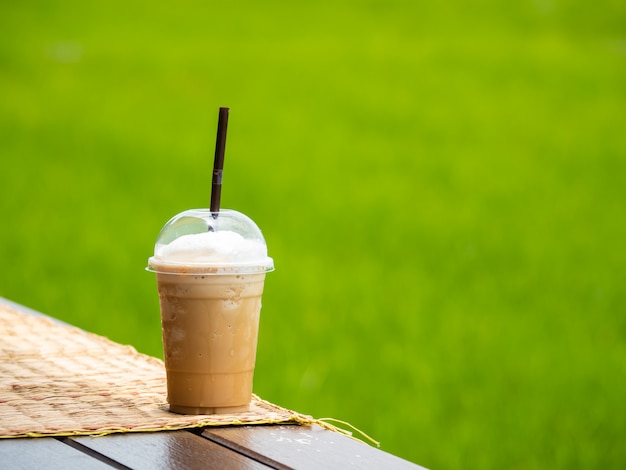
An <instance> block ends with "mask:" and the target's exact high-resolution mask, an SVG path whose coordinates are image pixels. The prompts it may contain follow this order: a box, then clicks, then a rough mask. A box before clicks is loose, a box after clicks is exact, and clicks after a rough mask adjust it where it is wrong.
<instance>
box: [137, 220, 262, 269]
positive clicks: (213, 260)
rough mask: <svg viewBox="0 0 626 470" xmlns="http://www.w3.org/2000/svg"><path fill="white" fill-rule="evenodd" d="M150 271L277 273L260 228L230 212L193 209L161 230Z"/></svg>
mask: <svg viewBox="0 0 626 470" xmlns="http://www.w3.org/2000/svg"><path fill="white" fill-rule="evenodd" d="M146 269H147V270H148V271H152V272H158V273H173V274H241V273H262V272H268V271H272V270H273V269H274V261H273V260H272V258H270V257H268V256H267V245H266V244H265V239H264V238H263V234H262V233H261V230H260V229H259V227H258V226H257V225H256V224H255V223H254V222H253V221H252V219H250V218H249V217H247V216H246V215H244V214H242V213H241V212H237V211H234V210H229V209H222V210H220V211H219V212H218V213H215V212H211V211H210V209H191V210H188V211H184V212H181V213H180V214H178V215H176V216H174V217H172V218H171V219H170V220H169V222H167V223H166V224H165V226H164V227H163V228H162V229H161V232H160V233H159V236H158V237H157V241H156V245H155V246H154V256H152V257H151V258H150V259H149V260H148V267H147V268H146Z"/></svg>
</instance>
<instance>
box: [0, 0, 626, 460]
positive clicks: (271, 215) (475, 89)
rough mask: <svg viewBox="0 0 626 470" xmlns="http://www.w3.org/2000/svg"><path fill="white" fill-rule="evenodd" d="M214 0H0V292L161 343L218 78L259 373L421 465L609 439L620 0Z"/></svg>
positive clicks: (618, 366)
mask: <svg viewBox="0 0 626 470" xmlns="http://www.w3.org/2000/svg"><path fill="white" fill-rule="evenodd" d="M87 3H89V2H87ZM225 3H226V2H222V3H221V4H220V3H215V4H213V3H211V4H209V3H207V2H199V1H194V0H187V1H182V2H179V3H176V4H170V3H166V2H150V3H148V2H143V3H142V2H121V1H119V0H115V1H109V2H106V3H105V2H97V3H96V4H86V3H85V2H77V1H68V2H55V1H34V0H33V1H25V2H19V3H18V2H2V4H0V158H1V162H2V167H1V169H0V191H1V198H2V200H1V203H0V266H1V267H2V269H1V270H0V296H3V297H6V298H9V299H11V300H14V301H17V302H20V303H22V304H25V305H27V306H30V307H32V308H35V309H38V310H40V311H43V312H45V313H48V314H51V315H54V316H56V317H59V318H61V319H63V320H65V321H68V322H70V323H73V324H76V325H78V326H80V327H82V328H85V329H87V330H90V331H94V332H97V333H99V334H102V335H106V336H108V337H110V338H112V339H114V340H116V341H118V342H122V343H128V344H132V345H134V346H135V347H136V348H137V349H139V350H140V351H142V352H145V353H148V354H151V355H155V356H161V340H160V324H159V311H158V299H157V295H156V285H155V281H154V279H153V275H151V274H149V273H147V272H145V271H144V267H145V264H146V260H147V258H148V256H150V255H151V253H152V249H153V243H154V241H155V239H156V235H157V233H158V231H159V230H160V228H161V226H162V225H163V224H164V223H165V222H166V221H167V220H168V219H169V218H170V217H171V216H173V215H174V214H176V213H178V212H180V211H182V210H184V209H188V208H193V207H207V206H208V205H209V194H210V179H211V171H210V169H211V165H212V157H213V146H214V142H215V129H216V123H217V110H218V107H219V106H229V107H231V118H230V125H229V133H228V143H227V151H226V164H225V175H224V190H223V194H222V205H223V206H224V207H228V208H233V209H237V210H240V211H242V212H245V213H246V214H248V215H249V216H251V217H252V218H253V219H254V220H255V221H256V222H257V223H258V224H259V225H260V227H261V228H262V229H263V231H264V234H265V237H266V239H267V242H268V244H269V247H270V255H271V256H272V257H273V258H274V260H275V264H276V271H275V272H274V273H272V274H270V275H268V279H267V283H266V292H265V296H264V302H263V314H262V326H261V329H262V331H261V337H260V342H259V351H258V362H257V369H256V377H255V391H256V393H258V394H259V395H261V396H262V397H263V398H265V399H267V400H270V401H273V402H275V403H278V404H280V405H282V406H285V407H288V408H292V409H297V410H298V411H301V412H303V413H308V414H311V415H314V416H316V417H326V416H330V417H334V418H338V419H342V420H345V421H348V422H350V423H352V424H353V425H355V426H357V427H359V428H361V429H362V430H363V431H365V432H367V433H368V434H370V435H372V436H373V437H374V438H376V439H378V440H380V441H381V443H382V448H383V449H384V450H386V451H388V452H392V453H394V454H397V455H399V456H401V457H404V458H406V459H409V460H412V461H414V462H417V463H419V464H421V465H424V466H427V467H432V468H480V469H483V468H485V469H486V468H494V469H501V468H520V469H521V468H524V469H525V468H568V469H572V468H619V467H621V466H622V465H623V464H624V462H625V461H626V446H624V438H625V436H626V405H625V404H624V403H625V401H624V395H625V392H626V298H625V290H624V279H626V249H625V247H624V240H625V239H626V218H625V215H624V214H625V209H626V208H625V205H626V189H625V185H624V179H625V176H626V132H625V130H624V129H625V124H626V119H625V118H626V111H625V110H626V86H625V84H626V34H625V33H626V31H625V29H626V28H625V27H624V25H626V8H625V7H624V5H623V3H621V2H617V1H606V0H602V1H598V2H595V3H594V4H593V5H592V6H588V3H587V2H583V1H581V0H578V1H570V2H564V1H554V0H534V1H531V0H529V1H524V2H523V1H514V2H505V1H501V2H496V1H490V0H483V1H478V2H466V1H456V2H453V3H452V4H449V3H443V4H441V6H440V5H438V4H436V3H432V2H431V3H428V4H426V3H424V2H413V1H408V0H407V1H401V0H397V1H388V2H381V1H373V0H372V1H367V2H357V1H349V0H334V1H332V2H330V1H327V2H310V3H306V2H305V3H302V4H300V3H294V2H272V1H270V2H262V3H259V2H251V1H244V2H239V3H238V4H236V5H235V4H232V5H231V4H225Z"/></svg>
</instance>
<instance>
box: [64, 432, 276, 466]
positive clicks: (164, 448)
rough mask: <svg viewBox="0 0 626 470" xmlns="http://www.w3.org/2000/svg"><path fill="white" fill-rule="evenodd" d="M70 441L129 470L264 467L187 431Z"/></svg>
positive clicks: (114, 435) (85, 437)
mask: <svg viewBox="0 0 626 470" xmlns="http://www.w3.org/2000/svg"><path fill="white" fill-rule="evenodd" d="M68 439H71V440H72V441H73V442H75V443H77V444H80V445H81V446H84V447H86V448H88V449H91V450H93V451H95V452H98V453H99V454H103V455H106V456H107V457H109V458H111V459H113V460H115V461H117V462H120V463H122V464H123V465H126V466H128V467H130V468H133V469H137V470H141V469H158V468H163V469H170V468H202V469H220V470H221V469H224V468H242V469H263V470H267V466H265V465H263V464H261V463H259V462H257V461H255V460H253V459H251V458H249V457H246V456H244V455H241V454H239V453H237V452H234V451H233V450H231V449H229V448H226V447H224V446H221V445H219V444H216V443H215V442H213V441H211V440H209V439H205V438H203V437H200V436H197V435H195V434H193V433H191V432H188V431H163V432H146V433H127V434H110V435H108V436H102V437H89V436H84V437H72V438H68Z"/></svg>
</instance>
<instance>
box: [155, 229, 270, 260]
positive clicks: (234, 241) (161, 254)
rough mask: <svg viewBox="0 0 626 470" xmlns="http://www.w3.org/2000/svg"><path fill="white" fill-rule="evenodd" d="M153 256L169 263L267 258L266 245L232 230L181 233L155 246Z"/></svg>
mask: <svg viewBox="0 0 626 470" xmlns="http://www.w3.org/2000/svg"><path fill="white" fill-rule="evenodd" d="M155 258H158V259H160V260H163V261H168V262H172V263H192V264H232V263H235V264H238V263H252V262H256V261H263V260H266V259H267V247H266V246H265V244H264V243H262V242H260V241H258V240H246V239H245V238H243V237H242V236H241V235H240V234H238V233H236V232H230V231H221V232H203V233H194V234H190V235H183V236H182V237H179V238H177V239H175V240H174V241H172V242H171V243H169V244H168V245H159V246H157V250H156V252H155Z"/></svg>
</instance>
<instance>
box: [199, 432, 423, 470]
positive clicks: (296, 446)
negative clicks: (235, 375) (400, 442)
mask: <svg viewBox="0 0 626 470" xmlns="http://www.w3.org/2000/svg"><path fill="white" fill-rule="evenodd" d="M202 436H204V437H206V438H208V439H211V440H213V441H215V442H217V443H219V444H222V445H224V446H228V447H230V448H231V449H233V450H236V451H237V452H241V453H243V454H245V455H250V456H251V457H253V458H255V459H257V460H259V461H261V462H265V463H267V464H268V465H271V466H275V467H277V468H297V469H298V470H307V469H319V468H324V469H335V468H336V469H345V468H361V469H368V468H371V469H381V468H384V469H397V470H415V469H419V468H423V467H419V466H418V465H415V464H414V463H411V462H409V461H407V460H404V459H401V458H399V457H396V456H395V455H392V454H389V453H387V452H383V451H381V450H379V449H376V448H374V447H371V446H369V445H367V444H364V443H362V442H359V441H356V440H354V439H351V438H349V437H347V436H344V435H342V434H339V433H336V432H333V431H328V430H326V429H324V428H322V427H320V426H295V425H286V426H238V427H225V428H206V429H205V430H204V431H203V432H202Z"/></svg>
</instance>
